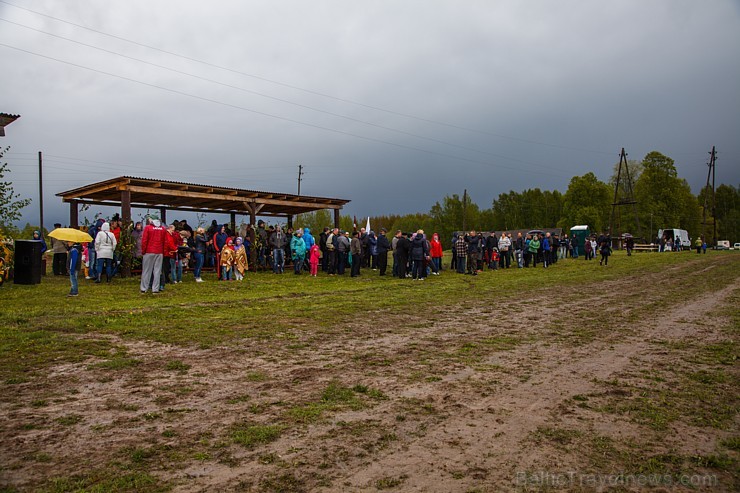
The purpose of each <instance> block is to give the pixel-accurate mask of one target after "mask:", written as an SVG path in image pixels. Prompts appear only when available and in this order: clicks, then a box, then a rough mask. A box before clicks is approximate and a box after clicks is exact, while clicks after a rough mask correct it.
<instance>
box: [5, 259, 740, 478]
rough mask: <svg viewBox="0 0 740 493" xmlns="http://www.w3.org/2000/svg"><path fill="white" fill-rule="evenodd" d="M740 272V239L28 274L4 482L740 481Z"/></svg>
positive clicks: (18, 289) (15, 349)
mask: <svg viewBox="0 0 740 493" xmlns="http://www.w3.org/2000/svg"><path fill="white" fill-rule="evenodd" d="M447 263H448V262H447ZM739 277H740V254H736V253H735V252H710V253H708V254H706V255H696V254H694V253H690V252H684V253H668V254H636V255H633V256H632V257H626V256H625V255H624V254H623V253H622V252H617V253H616V254H615V255H614V256H613V257H612V258H611V259H610V265H609V266H608V267H601V266H599V263H598V260H596V261H590V262H586V261H584V260H582V259H579V260H570V259H569V260H565V261H560V262H559V263H558V264H556V265H555V266H553V267H551V268H549V269H543V268H537V269H508V270H503V271H502V270H499V271H485V272H483V273H482V274H481V275H479V276H466V275H458V274H455V273H454V272H451V271H449V270H446V271H444V272H443V273H442V275H441V276H431V277H429V278H428V279H427V280H425V281H424V282H414V281H411V280H399V279H394V278H392V277H384V278H383V277H379V276H378V275H377V272H373V271H371V270H369V269H367V270H363V273H362V276H361V277H360V278H356V279H352V278H350V277H349V275H348V274H347V276H345V277H339V276H337V277H327V276H321V274H320V276H319V277H318V278H310V277H309V276H307V275H305V274H304V275H303V276H300V277H299V276H295V275H293V274H292V272H288V273H286V274H284V275H273V274H271V273H258V274H248V275H247V277H246V279H245V280H244V281H243V282H218V281H216V280H215V279H214V278H213V277H212V276H208V275H206V276H204V278H205V280H206V282H205V283H202V284H196V283H195V282H194V281H193V279H192V276H191V275H187V274H186V276H185V281H184V282H183V283H181V284H178V285H168V286H167V288H166V290H165V292H164V293H162V294H160V295H158V296H153V295H151V294H148V295H141V294H139V290H138V279H136V278H134V279H118V278H116V279H115V280H114V281H113V282H111V283H110V284H106V283H103V284H93V283H92V282H91V281H85V280H83V279H81V280H80V296H79V297H77V298H67V297H66V293H67V292H68V290H69V283H68V280H67V279H65V278H61V277H60V278H55V277H53V276H46V277H44V278H43V281H42V284H41V285H38V286H17V285H13V284H12V283H8V284H6V285H5V286H4V287H2V288H0V299H1V300H2V301H1V303H0V385H2V388H3V392H2V395H3V397H2V399H0V405H1V406H2V410H3V414H4V415H5V416H7V418H8V419H6V420H5V421H4V423H3V424H2V425H0V429H1V430H2V437H3V442H4V443H15V444H17V447H12V446H11V447H5V450H4V451H3V452H2V453H0V460H1V461H2V462H0V491H170V490H173V491H178V490H181V489H183V490H187V491H199V490H211V489H213V490H218V489H229V490H245V491H313V490H324V491H362V490H382V489H390V490H397V491H406V490H424V489H425V488H426V489H429V488H432V489H434V487H441V488H443V489H444V490H445V491H508V490H512V491H514V490H517V491H519V490H521V491H541V490H542V489H543V488H539V486H543V485H542V484H537V483H536V482H534V481H530V480H527V481H524V483H522V484H517V483H516V478H517V477H518V478H522V477H524V478H530V479H532V478H538V476H537V471H540V470H542V469H543V468H544V467H545V466H546V465H548V464H549V465H550V466H551V465H552V464H553V463H558V464H560V466H559V467H562V468H574V469H575V470H578V471H583V472H587V473H590V474H597V473H601V472H609V473H611V472H614V471H621V472H625V471H626V472H629V473H640V474H643V473H645V474H647V473H650V474H652V473H655V474H663V475H665V476H666V477H667V476H669V475H670V476H671V477H672V478H673V477H674V476H675V477H682V476H683V475H689V476H690V475H692V474H694V475H702V474H703V475H704V476H707V475H709V476H711V475H713V476H712V477H713V478H715V479H716V481H718V482H717V483H716V484H713V488H714V489H712V491H736V490H737V488H738V487H740V482H739V481H740V479H739V478H740V475H739V474H738V438H739V437H740V435H738V401H739V398H738V390H739V389H738V381H739V380H740V379H738V376H740V375H738V363H737V355H738V346H737V336H738V333H739V332H738V329H739V328H740V327H739V321H740V313H739V311H738V309H737V307H738V301H739V300H740V285H739V284H738V278H739ZM532 396H537V397H532ZM533 406H534V407H533ZM525 410H526V411H525ZM467 413H469V417H468V414H467ZM525 416H527V417H526V418H525ZM458 425H459V426H460V428H459V429H458V428H456V426H458ZM677 434H682V435H681V436H679V435H677ZM80 441H83V442H84V443H80ZM483 443H485V444H487V445H486V446H485V447H484V446H483V445H481V444H483ZM431 449H434V450H436V452H434V453H432V452H429V450H431ZM422 450H424V451H423V452H422ZM575 450H578V451H579V452H575ZM419 457H421V459H419ZM556 458H558V459H557V460H555V459H556ZM553 460H555V462H551V461H553ZM517 474H519V476H517ZM522 474H524V475H523V476H522ZM704 476H702V477H704ZM709 476H707V477H709ZM502 484H503V485H504V487H501V485H502ZM496 485H498V487H497V486H496ZM544 486H548V485H544ZM550 486H552V485H550ZM569 486H572V485H569ZM581 486H582V485H581ZM663 486H665V485H663ZM672 486H676V485H672ZM548 487H549V486H548ZM678 487H679V489H681V488H684V487H686V488H688V489H686V491H691V490H693V489H692V488H694V487H695V485H694V487H691V488H690V487H689V486H686V485H678ZM544 489H546V488H544ZM555 489H557V488H555ZM699 489H700V490H701V489H702V488H701V487H700V488H699ZM571 490H573V491H580V490H578V489H577V488H574V489H571ZM623 490H624V491H627V490H629V488H625V489H623ZM569 491H570V490H569ZM583 491H588V488H586V489H584V490H583ZM614 491H622V490H620V489H619V487H617V488H616V489H614Z"/></svg>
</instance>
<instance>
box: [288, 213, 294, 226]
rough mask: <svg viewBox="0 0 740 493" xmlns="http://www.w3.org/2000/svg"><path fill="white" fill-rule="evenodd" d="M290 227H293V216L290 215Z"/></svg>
mask: <svg viewBox="0 0 740 493" xmlns="http://www.w3.org/2000/svg"><path fill="white" fill-rule="evenodd" d="M288 227H289V228H292V227H293V216H288Z"/></svg>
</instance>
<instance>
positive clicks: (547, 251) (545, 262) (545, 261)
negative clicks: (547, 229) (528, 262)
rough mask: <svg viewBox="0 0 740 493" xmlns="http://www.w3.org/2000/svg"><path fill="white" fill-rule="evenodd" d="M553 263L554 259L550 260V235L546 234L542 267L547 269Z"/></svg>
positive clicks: (543, 242) (543, 243)
mask: <svg viewBox="0 0 740 493" xmlns="http://www.w3.org/2000/svg"><path fill="white" fill-rule="evenodd" d="M551 262H552V259H551V258H550V233H546V234H545V237H544V238H543V239H542V265H543V266H544V267H545V269H547V267H548V266H549V265H550V263H551Z"/></svg>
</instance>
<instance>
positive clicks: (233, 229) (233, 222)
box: [231, 212, 236, 234]
mask: <svg viewBox="0 0 740 493" xmlns="http://www.w3.org/2000/svg"><path fill="white" fill-rule="evenodd" d="M231 234H236V212H232V213H231Z"/></svg>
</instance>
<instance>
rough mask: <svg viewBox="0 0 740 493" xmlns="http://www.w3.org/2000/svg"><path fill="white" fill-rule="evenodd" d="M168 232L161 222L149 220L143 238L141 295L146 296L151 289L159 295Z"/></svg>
mask: <svg viewBox="0 0 740 493" xmlns="http://www.w3.org/2000/svg"><path fill="white" fill-rule="evenodd" d="M167 236H169V235H168V234H167V231H166V230H165V229H164V228H163V227H162V225H161V224H160V222H159V220H157V219H148V224H147V226H146V228H144V233H143V234H142V236H141V253H142V256H143V257H142V263H141V285H140V289H141V293H142V294H144V293H146V292H147V291H149V289H150V288H151V290H152V293H159V289H160V280H159V279H160V277H161V275H162V259H163V257H164V249H165V242H166V241H167V238H166V237H167ZM152 281H154V282H152Z"/></svg>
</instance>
